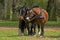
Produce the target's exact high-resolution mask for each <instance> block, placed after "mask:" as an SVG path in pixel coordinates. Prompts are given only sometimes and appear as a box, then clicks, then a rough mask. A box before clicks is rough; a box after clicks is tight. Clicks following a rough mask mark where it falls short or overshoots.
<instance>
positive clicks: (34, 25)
mask: <svg viewBox="0 0 60 40" xmlns="http://www.w3.org/2000/svg"><path fill="white" fill-rule="evenodd" d="M33 28H34V31H33V35H35V34H36V24H33Z"/></svg>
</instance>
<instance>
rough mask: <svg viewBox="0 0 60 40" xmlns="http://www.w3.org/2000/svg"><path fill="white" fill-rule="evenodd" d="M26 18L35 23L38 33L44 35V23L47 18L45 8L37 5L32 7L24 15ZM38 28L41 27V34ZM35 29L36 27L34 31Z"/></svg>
mask: <svg viewBox="0 0 60 40" xmlns="http://www.w3.org/2000/svg"><path fill="white" fill-rule="evenodd" d="M40 15H42V16H43V17H42V18H41V17H40ZM26 20H27V21H28V22H30V23H32V24H36V25H37V26H38V33H39V35H40V36H41V37H43V36H44V25H45V23H46V22H47V20H48V13H47V11H46V10H44V9H42V8H40V7H39V6H35V7H33V8H31V9H30V10H29V11H28V14H27V15H26ZM40 26H41V27H40ZM33 27H34V26H33ZM31 28H32V27H31ZM34 28H35V27H34ZM40 28H41V34H40ZM35 30H36V29H34V31H35Z"/></svg>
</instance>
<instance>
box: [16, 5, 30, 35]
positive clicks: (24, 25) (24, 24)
mask: <svg viewBox="0 0 60 40" xmlns="http://www.w3.org/2000/svg"><path fill="white" fill-rule="evenodd" d="M30 8H31V7H29V6H22V7H20V6H19V7H17V12H18V13H19V16H20V18H19V34H21V33H24V29H27V30H28V35H29V34H31V32H30V30H29V24H28V23H27V21H25V16H26V15H27V11H28V10H29V9H30Z"/></svg>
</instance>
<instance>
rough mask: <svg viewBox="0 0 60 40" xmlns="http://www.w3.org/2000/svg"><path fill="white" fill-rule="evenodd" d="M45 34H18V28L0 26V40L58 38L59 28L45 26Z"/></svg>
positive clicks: (49, 39)
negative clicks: (42, 35) (40, 35)
mask: <svg viewBox="0 0 60 40" xmlns="http://www.w3.org/2000/svg"><path fill="white" fill-rule="evenodd" d="M44 35H45V36H44V37H43V38H41V37H38V36H18V28H13V27H12V28H11V27H10V28H9V27H0V40H60V28H57V27H54V28H50V27H48V28H45V34H44Z"/></svg>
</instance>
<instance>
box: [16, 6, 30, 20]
mask: <svg viewBox="0 0 60 40" xmlns="http://www.w3.org/2000/svg"><path fill="white" fill-rule="evenodd" d="M29 9H30V7H28V6H22V7H17V12H18V13H19V15H20V19H24V17H25V15H26V14H27V11H28V10H29Z"/></svg>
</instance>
